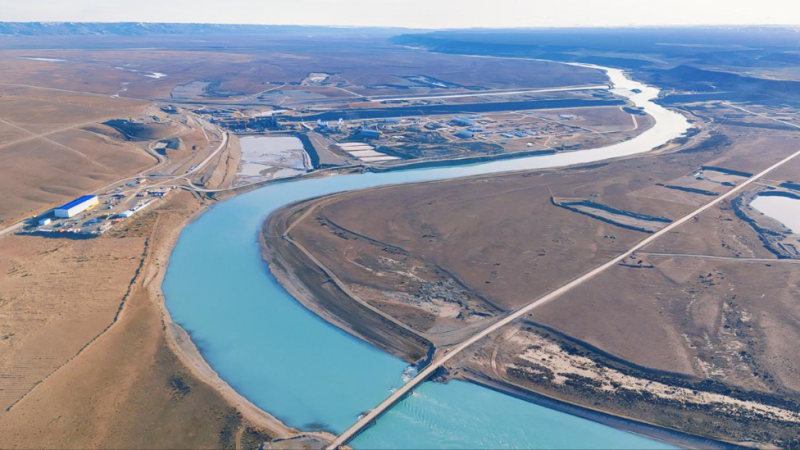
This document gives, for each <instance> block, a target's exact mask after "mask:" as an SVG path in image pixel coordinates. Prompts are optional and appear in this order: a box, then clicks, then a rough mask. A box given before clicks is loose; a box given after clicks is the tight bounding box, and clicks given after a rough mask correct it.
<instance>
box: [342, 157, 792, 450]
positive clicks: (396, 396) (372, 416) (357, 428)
mask: <svg viewBox="0 0 800 450" xmlns="http://www.w3.org/2000/svg"><path fill="white" fill-rule="evenodd" d="M798 156H800V151H798V152H796V153H793V154H792V155H790V156H788V157H786V158H784V159H782V160H781V161H779V162H778V163H776V164H773V165H772V166H770V167H768V168H767V169H765V170H763V171H762V172H760V173H758V174H755V175H753V176H752V177H750V178H748V179H747V180H745V181H744V182H742V183H741V184H739V185H737V186H736V187H734V188H733V189H731V190H730V191H728V192H726V193H725V194H722V195H720V196H719V197H717V198H715V199H714V200H712V201H711V202H709V203H706V204H705V205H703V206H701V207H700V208H698V209H696V210H694V211H692V212H691V213H690V214H688V215H686V216H684V217H682V218H680V219H678V220H676V221H674V222H672V223H671V224H669V225H667V226H666V227H664V228H662V229H661V230H659V231H657V232H655V233H653V234H651V235H650V236H648V237H647V238H645V239H643V240H641V241H639V243H637V244H636V245H634V246H633V247H631V248H629V249H628V250H626V251H625V252H623V253H621V254H620V255H618V256H617V257H615V258H613V259H612V260H610V261H608V262H606V263H605V264H603V265H601V266H599V267H597V268H595V269H593V270H591V271H589V272H587V273H585V274H583V275H581V276H579V277H578V278H575V279H574V280H572V281H570V282H569V283H567V284H565V285H563V286H561V287H559V288H557V289H555V290H553V291H550V292H549V293H548V294H545V295H544V296H542V297H539V298H538V299H535V300H533V301H531V302H530V303H528V304H527V305H525V306H523V307H521V308H519V309H517V310H516V311H514V312H512V313H510V314H508V315H507V316H505V317H504V318H502V319H501V320H499V321H497V322H495V323H494V324H492V325H490V326H488V327H487V328H485V329H484V330H482V331H480V332H478V333H477V334H475V335H473V336H472V337H470V338H469V339H467V340H465V341H463V342H462V343H460V344H458V345H456V346H454V347H451V348H448V349H445V350H444V351H443V352H442V353H440V354H438V355H437V356H435V357H434V358H433V360H432V361H431V363H430V364H429V365H428V366H426V367H425V368H424V369H422V370H421V371H420V372H419V374H417V376H415V377H414V378H412V379H411V380H409V381H408V382H407V383H406V384H405V385H403V387H401V388H400V389H398V390H397V391H395V392H394V393H393V394H392V395H390V396H389V397H388V398H387V399H386V400H384V401H383V402H381V404H379V405H378V406H377V407H375V408H374V409H372V410H370V411H369V412H368V413H367V414H364V415H363V416H362V417H361V418H360V419H359V420H358V421H356V423H354V424H353V425H352V426H351V427H350V428H348V429H347V430H346V431H345V432H344V433H342V434H340V435H339V436H337V438H336V439H334V440H333V442H331V444H330V445H329V446H328V447H327V448H328V449H331V450H333V449H336V448H338V447H340V446H342V445H344V444H346V443H347V442H349V441H350V440H351V439H353V438H354V437H355V436H357V435H358V433H360V432H361V431H363V430H364V429H365V428H367V427H368V426H369V425H371V424H372V423H373V422H375V421H376V420H377V419H378V418H379V417H380V416H381V415H383V413H385V412H386V411H387V410H389V408H391V407H392V406H394V404H395V403H397V402H399V401H400V400H402V399H403V398H405V396H406V395H408V394H410V393H411V392H412V391H413V390H414V388H416V387H417V386H419V385H420V384H422V382H423V381H425V380H427V379H428V378H430V376H431V375H433V373H434V372H436V370H437V369H439V368H440V367H442V366H444V364H445V363H447V362H448V361H449V360H451V359H452V358H453V357H454V356H456V355H457V354H459V353H461V352H462V351H463V350H464V349H466V348H467V347H469V346H470V345H472V344H474V343H476V342H478V341H479V340H481V339H483V338H485V337H486V336H488V335H490V334H491V333H493V332H495V331H497V330H499V329H500V328H502V327H504V326H506V325H508V324H510V323H511V322H513V321H515V320H517V319H519V318H520V317H522V316H525V315H527V314H530V313H531V312H532V311H534V310H535V309H536V308H539V307H541V306H543V305H546V304H548V303H550V302H552V301H553V300H555V299H557V298H558V297H560V296H561V295H563V294H566V293H567V292H569V291H571V290H572V289H574V288H576V287H578V286H580V285H582V284H584V283H586V282H587V281H589V280H591V279H593V278H595V277H596V276H598V275H600V274H601V273H603V272H605V271H606V270H608V269H610V268H612V267H614V266H616V265H617V264H619V263H620V262H622V261H624V260H625V258H627V257H629V256H630V255H632V254H633V253H634V252H636V251H637V250H640V249H642V248H644V247H646V246H647V245H649V244H651V243H653V242H654V241H656V240H657V239H659V238H660V237H662V236H664V235H666V234H668V233H671V232H672V231H674V230H675V229H677V228H678V227H680V226H681V225H683V224H685V223H686V222H688V221H690V220H692V219H694V218H695V217H697V216H699V215H700V214H702V213H704V212H705V211H707V210H709V209H711V208H713V207H715V206H717V205H719V204H720V203H722V202H723V201H725V200H727V199H729V198H731V197H733V196H735V195H737V194H738V193H739V192H741V191H742V190H744V189H745V188H746V187H748V186H750V185H751V184H753V183H755V182H756V181H758V180H759V179H760V178H762V177H764V176H766V175H767V174H769V173H770V172H772V171H773V170H775V169H777V168H778V167H781V166H783V165H784V164H786V163H788V162H789V161H791V160H793V159H795V158H797V157H798Z"/></svg>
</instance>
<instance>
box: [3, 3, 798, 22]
mask: <svg viewBox="0 0 800 450" xmlns="http://www.w3.org/2000/svg"><path fill="white" fill-rule="evenodd" d="M0 21H51V22H52V21H55V22H76V21H92V22H209V23H257V24H297V25H362V26H364V25H366V26H399V27H411V28H461V27H556V26H630V25H744V24H764V25H800V0H480V1H478V0H0Z"/></svg>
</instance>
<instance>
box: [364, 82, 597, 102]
mask: <svg viewBox="0 0 800 450" xmlns="http://www.w3.org/2000/svg"><path fill="white" fill-rule="evenodd" d="M597 89H606V90H607V89H610V87H609V86H608V85H607V84H597V85H591V86H565V87H558V88H546V89H523V90H515V91H492V92H465V93H458V94H440V95H425V94H421V95H410V96H407V97H381V96H377V97H367V98H368V99H369V100H372V101H375V102H390V101H401V100H434V99H444V98H463V97H491V96H495V95H522V94H538V93H543V92H568V91H593V90H597Z"/></svg>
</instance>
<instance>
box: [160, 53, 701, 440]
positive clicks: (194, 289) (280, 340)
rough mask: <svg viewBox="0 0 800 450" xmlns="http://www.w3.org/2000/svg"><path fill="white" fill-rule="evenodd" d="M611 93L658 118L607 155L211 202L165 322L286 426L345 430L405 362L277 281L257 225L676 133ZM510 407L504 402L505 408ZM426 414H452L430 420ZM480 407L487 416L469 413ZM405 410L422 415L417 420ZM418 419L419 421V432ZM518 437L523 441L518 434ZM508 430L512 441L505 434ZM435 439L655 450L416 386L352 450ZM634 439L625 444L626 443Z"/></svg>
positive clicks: (627, 149) (623, 86) (661, 115)
mask: <svg viewBox="0 0 800 450" xmlns="http://www.w3.org/2000/svg"><path fill="white" fill-rule="evenodd" d="M602 69H603V70H605V71H606V73H607V74H608V76H609V78H610V79H611V82H612V83H613V85H614V90H613V92H615V93H616V94H618V95H620V96H623V97H626V98H629V99H630V100H631V101H632V102H633V103H634V104H635V105H636V106H640V107H642V108H644V110H645V111H646V112H647V113H649V114H650V115H652V116H653V117H654V118H655V119H656V125H655V126H654V127H653V128H651V129H649V130H647V131H645V132H643V133H642V134H641V135H639V136H637V137H635V138H633V139H631V140H628V141H625V142H622V143H619V144H615V145H611V146H608V147H605V148H598V149H592V150H582V151H576V152H569V153H560V154H555V155H547V156H537V157H529V158H522V159H516V160H503V161H494V162H488V163H480V164H475V165H464V166H457V167H438V168H429V169H415V170H407V171H398V172H387V173H366V174H357V175H340V176H334V177H329V178H317V179H304V180H300V181H296V182H290V183H280V184H273V185H269V186H266V187H263V188H260V189H258V190H255V191H252V192H249V193H246V194H243V195H240V196H237V197H234V198H231V199H230V200H227V201H224V202H221V203H219V204H217V205H215V206H214V207H213V208H211V209H210V210H209V211H207V212H206V213H204V214H203V215H201V216H200V217H199V218H198V219H197V220H196V221H195V222H193V223H191V224H190V225H188V226H187V227H186V228H185V229H184V230H183V232H182V234H181V237H180V239H179V241H178V243H177V245H176V248H175V250H174V252H173V254H172V257H171V259H170V263H169V267H168V271H167V275H166V278H165V281H164V283H163V286H162V287H163V291H164V294H165V296H166V306H167V308H168V310H169V312H170V314H171V316H172V318H173V320H174V321H175V322H176V323H177V324H179V325H181V326H182V327H183V328H184V329H185V330H186V331H187V332H188V333H189V334H190V335H191V337H192V340H193V341H194V343H195V344H196V345H197V347H198V349H199V350H200V352H201V354H202V355H203V357H204V358H205V359H206V361H208V363H209V364H210V365H211V367H212V368H213V369H214V370H216V371H217V373H218V374H219V375H220V377H221V378H222V379H224V380H225V381H226V382H228V383H229V384H230V385H231V386H232V387H233V388H234V389H236V391H237V392H239V393H240V394H242V395H243V396H244V397H246V398H247V399H249V400H250V401H252V402H253V403H254V404H255V405H257V406H259V407H260V408H262V409H264V410H266V411H269V412H270V413H271V414H273V415H274V416H276V417H278V418H279V419H281V420H282V421H284V422H285V423H286V424H288V425H290V426H293V427H297V428H300V429H326V430H330V431H332V432H334V433H338V432H342V431H344V430H345V429H346V428H347V427H348V426H349V425H351V424H352V423H353V422H355V420H356V419H357V417H358V415H359V414H361V413H362V412H364V411H367V410H369V409H370V408H373V407H375V406H376V405H377V404H378V403H380V402H381V401H382V400H383V399H384V398H386V397H387V396H388V395H389V394H390V390H391V389H392V388H396V387H398V386H400V385H401V384H402V383H403V380H402V373H403V370H404V369H405V368H406V364H405V363H403V361H401V360H399V359H396V358H394V357H392V356H390V355H388V354H385V353H383V352H381V351H379V350H377V349H376V348H374V347H372V346H371V345H369V344H366V343H364V342H362V341H360V340H358V339H356V338H354V337H352V336H350V335H348V334H346V333H344V332H342V331H341V330H339V329H338V328H335V327H333V326H331V325H330V324H328V323H327V322H325V321H323V320H322V319H320V318H319V317H317V316H316V315H315V314H313V313H311V312H309V311H308V310H306V309H305V308H304V307H302V306H301V305H300V304H299V303H297V302H296V301H295V300H294V299H293V298H292V297H291V296H290V295H289V294H287V293H286V291H284V290H283V288H282V287H281V286H280V285H279V284H278V283H277V282H276V281H275V279H274V278H273V277H272V275H271V274H270V272H269V269H268V268H267V267H266V264H265V263H264V261H263V260H262V258H261V253H260V249H259V244H258V240H257V234H258V232H259V231H260V229H261V225H262V223H263V222H264V220H265V219H266V217H267V216H268V215H269V214H270V213H271V212H273V211H275V210H276V209H278V208H280V207H282V206H284V205H286V204H288V203H292V202H295V201H298V200H303V199H308V198H311V197H317V196H321V195H325V194H330V193H334V192H342V191H349V190H355V189H366V188H371V187H375V186H382V185H389V184H402V183H413V182H421V181H430V180H442V179H449V178H456V177H464V176H471V175H479V174H487V173H497V172H505V171H515V170H526V169H537V168H549V167H562V166H567V165H572V164H578V163H590V162H595V161H601V160H605V159H609V158H615V157H621V156H627V155H633V154H637V153H642V152H646V151H649V150H651V149H653V148H655V147H658V146H660V145H662V144H664V143H666V142H668V141H669V140H671V139H673V138H676V137H678V136H680V135H681V134H683V133H684V132H685V131H686V130H687V129H688V128H689V125H688V123H687V122H686V120H685V119H684V118H683V117H682V116H680V115H679V114H676V113H674V112H672V111H669V110H667V109H665V108H663V107H661V106H659V105H657V104H655V103H653V102H652V101H651V100H653V99H655V98H656V97H657V95H658V89H656V88H653V87H649V86H645V85H643V84H641V83H638V82H635V81H632V80H629V79H627V78H626V77H625V76H624V75H623V73H622V71H620V70H616V69H605V68H602ZM510 400H514V401H513V402H512V401H510ZM429 405H441V408H442V411H444V410H447V408H450V410H451V411H456V412H452V413H451V414H442V413H441V412H435V411H433V409H436V408H431V407H430V406H429ZM476 405H483V406H484V407H485V408H488V409H487V413H485V414H484V413H480V412H479V413H478V414H477V415H476V414H475V412H474V411H475V409H474V406H476ZM408 411H420V414H422V415H421V416H419V415H414V414H409V413H408ZM420 417H422V418H424V420H426V421H427V422H424V423H425V426H420V422H419V420H420ZM523 426H524V427H526V429H525V430H524V431H520V430H517V428H519V427H523ZM512 428H513V429H514V430H516V431H514V433H513V434H509V433H512ZM442 433H445V434H447V435H449V436H458V441H457V442H456V441H452V440H451V441H449V442H452V443H453V445H454V446H459V447H469V448H478V447H486V446H490V447H498V446H504V447H524V448H542V447H552V446H561V447H571V448H578V447H589V446H591V447H594V448H597V447H607V448H622V447H627V446H629V445H633V446H635V447H637V448H662V447H663V446H664V444H662V443H659V442H657V441H653V440H649V439H644V438H639V437H636V436H633V435H631V434H630V433H627V432H624V431H620V430H617V429H614V428H611V427H606V426H603V425H599V424H597V423H594V422H591V421H588V420H584V419H579V418H576V417H574V416H570V415H568V414H564V413H561V412H558V411H555V410H551V409H547V408H542V407H539V406H536V405H533V404H530V403H527V402H523V401H519V400H515V399H511V398H510V397H508V396H505V395H503V394H499V393H496V392H494V391H490V390H486V389H484V388H481V387H477V386H472V385H470V386H468V387H466V388H465V387H462V383H450V384H448V385H435V384H432V383H425V384H423V385H422V386H421V387H420V389H419V390H418V394H416V395H414V396H411V397H409V398H407V399H406V400H404V401H403V402H401V403H400V404H399V405H398V406H397V407H396V410H393V411H391V412H390V413H388V414H387V415H385V416H384V417H383V418H381V419H380V420H379V422H378V424H377V426H376V427H374V428H373V429H371V430H368V431H367V432H366V433H365V434H363V435H362V436H361V437H359V438H357V439H355V440H354V441H353V442H352V445H353V446H354V447H356V448H361V447H373V446H381V447H391V448H398V447H409V446H420V447H434V446H436V445H440V444H439V443H440V441H441V439H442ZM634 438H635V439H634Z"/></svg>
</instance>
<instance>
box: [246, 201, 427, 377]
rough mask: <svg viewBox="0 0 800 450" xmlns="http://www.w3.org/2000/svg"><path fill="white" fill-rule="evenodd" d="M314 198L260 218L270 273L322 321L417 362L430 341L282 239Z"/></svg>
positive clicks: (315, 203) (261, 241) (261, 242)
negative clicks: (364, 301)
mask: <svg viewBox="0 0 800 450" xmlns="http://www.w3.org/2000/svg"><path fill="white" fill-rule="evenodd" d="M334 198H335V196H334ZM320 201H321V200H320V199H311V200H308V201H303V202H300V203H295V204H290V205H287V206H285V207H283V208H281V209H279V210H278V211H275V212H274V213H273V214H271V215H270V216H269V218H268V219H267V220H266V221H265V222H264V224H263V227H262V230H261V232H260V233H259V245H260V248H261V253H262V257H263V258H264V261H265V262H266V263H267V264H268V266H269V270H270V272H271V273H272V275H273V276H274V277H275V279H276V280H277V281H278V283H279V284H280V285H281V286H282V287H283V288H284V289H285V290H286V291H287V292H288V293H289V294H291V295H292V297H293V298H294V299H295V300H297V302H299V303H300V304H301V305H303V307H305V308H307V309H308V310H310V311H312V312H313V313H314V314H316V315H317V316H319V317H321V318H322V319H324V320H325V321H326V322H328V323H330V324H332V325H334V326H336V327H337V328H339V329H341V330H343V331H345V332H347V333H349V334H351V335H353V336H355V337H357V338H359V339H361V340H364V341H366V342H369V343H370V344H372V345H374V346H376V347H378V348H380V349H382V350H383V351H386V352H387V353H389V354H391V355H393V356H396V357H398V358H400V359H402V360H404V361H406V362H408V363H411V364H418V363H419V362H420V361H421V360H423V359H425V358H427V355H428V354H429V353H430V349H431V348H432V344H431V342H429V341H428V340H427V339H425V338H424V337H423V336H421V335H420V334H418V333H414V332H413V330H409V329H407V328H406V327H403V326H402V325H401V324H398V323H396V321H393V320H391V318H390V317H387V316H386V315H385V314H384V315H381V314H380V313H379V312H377V311H375V310H374V309H371V308H370V307H369V306H368V305H363V304H361V303H359V302H358V301H356V300H355V299H354V298H353V296H352V293H349V292H346V291H345V290H344V289H343V288H342V285H341V283H336V282H334V281H333V280H332V277H335V275H332V274H328V273H325V272H324V271H322V270H320V268H319V265H317V264H315V263H314V262H313V261H312V260H311V259H310V255H309V254H308V253H307V252H303V251H302V249H301V248H300V247H298V246H296V245H293V242H292V241H291V240H289V238H288V237H287V234H288V232H289V231H290V229H291V227H292V226H293V224H295V223H296V221H298V220H301V219H302V218H303V216H304V215H306V214H310V213H312V212H313V209H314V208H316V207H317V206H318V205H319V203H320ZM322 201H324V200H322ZM345 289H346V288H345Z"/></svg>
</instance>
